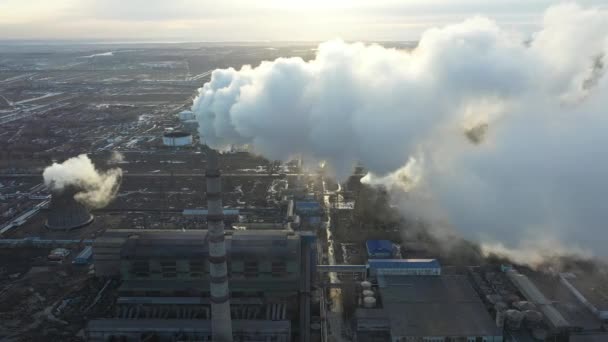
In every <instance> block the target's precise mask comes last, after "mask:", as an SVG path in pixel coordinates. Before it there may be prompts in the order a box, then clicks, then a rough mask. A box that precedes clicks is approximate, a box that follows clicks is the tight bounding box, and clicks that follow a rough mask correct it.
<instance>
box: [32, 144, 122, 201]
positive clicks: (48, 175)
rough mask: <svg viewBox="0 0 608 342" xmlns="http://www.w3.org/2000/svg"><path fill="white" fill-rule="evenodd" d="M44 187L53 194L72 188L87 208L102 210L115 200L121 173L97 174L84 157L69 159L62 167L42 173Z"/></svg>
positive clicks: (56, 165)
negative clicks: (76, 190)
mask: <svg viewBox="0 0 608 342" xmlns="http://www.w3.org/2000/svg"><path fill="white" fill-rule="evenodd" d="M42 176H43V178H44V184H45V185H46V186H47V187H48V188H49V189H50V190H51V191H52V192H61V191H63V190H64V189H65V188H66V187H75V188H76V189H78V192H77V193H76V194H75V195H74V198H75V199H76V200H77V201H79V202H80V203H82V204H85V205H86V206H88V207H89V208H103V207H105V206H107V205H108V203H110V201H111V200H112V199H113V198H114V197H115V196H116V193H117V191H118V187H119V186H120V180H121V177H122V170H121V169H120V168H114V169H110V170H107V171H99V170H97V169H96V168H95V165H93V163H92V162H91V159H89V157H88V156H87V155H86V154H81V155H79V156H77V157H73V158H70V159H68V160H66V161H64V162H63V163H61V164H58V163H53V165H51V166H49V167H47V168H46V169H44V172H43V174H42Z"/></svg>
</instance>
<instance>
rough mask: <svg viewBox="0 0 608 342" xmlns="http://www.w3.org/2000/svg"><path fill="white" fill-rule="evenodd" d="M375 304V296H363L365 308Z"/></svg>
mask: <svg viewBox="0 0 608 342" xmlns="http://www.w3.org/2000/svg"><path fill="white" fill-rule="evenodd" d="M375 306H376V298H374V297H365V298H363V307H365V308H368V309H369V308H373V307H375Z"/></svg>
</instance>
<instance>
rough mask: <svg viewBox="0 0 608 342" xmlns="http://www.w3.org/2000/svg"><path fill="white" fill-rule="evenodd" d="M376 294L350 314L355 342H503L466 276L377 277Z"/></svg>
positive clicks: (500, 334)
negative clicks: (375, 298) (371, 305)
mask: <svg viewBox="0 0 608 342" xmlns="http://www.w3.org/2000/svg"><path fill="white" fill-rule="evenodd" d="M377 293H378V294H379V298H380V299H379V301H378V302H377V303H378V305H377V306H376V307H375V308H365V307H360V308H358V309H357V310H356V312H355V333H356V337H357V341H394V342H402V341H403V342H406V341H447V338H449V340H450V341H483V342H501V341H503V336H502V331H501V329H499V328H497V327H496V325H495V323H494V321H493V319H492V318H491V317H490V315H489V313H488V312H487V310H486V308H485V306H484V305H483V303H482V302H481V300H480V299H479V297H478V296H477V294H476V293H475V290H474V289H473V287H472V286H471V285H470V284H469V282H468V280H467V278H466V276H459V275H440V276H436V277H428V276H380V278H379V288H378V291H377Z"/></svg>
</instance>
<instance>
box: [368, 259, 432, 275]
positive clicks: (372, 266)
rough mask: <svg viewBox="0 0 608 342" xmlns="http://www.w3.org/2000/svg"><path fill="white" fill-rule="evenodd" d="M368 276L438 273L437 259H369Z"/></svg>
mask: <svg viewBox="0 0 608 342" xmlns="http://www.w3.org/2000/svg"><path fill="white" fill-rule="evenodd" d="M368 266H369V275H370V277H377V276H379V275H440V274H441V265H440V264H439V261H437V259H370V260H368Z"/></svg>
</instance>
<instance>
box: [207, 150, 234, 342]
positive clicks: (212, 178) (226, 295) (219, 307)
mask: <svg viewBox="0 0 608 342" xmlns="http://www.w3.org/2000/svg"><path fill="white" fill-rule="evenodd" d="M205 175H206V180H207V209H208V215H207V223H208V227H209V236H208V241H209V275H210V277H209V279H210V282H211V283H210V286H209V288H210V291H211V332H212V334H213V341H214V342H232V320H231V318H230V292H229V291H228V268H227V266H226V244H225V243H224V211H223V208H222V196H221V195H222V185H221V179H220V169H219V166H218V156H217V152H216V151H213V150H210V151H209V153H207V172H206V173H205Z"/></svg>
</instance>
